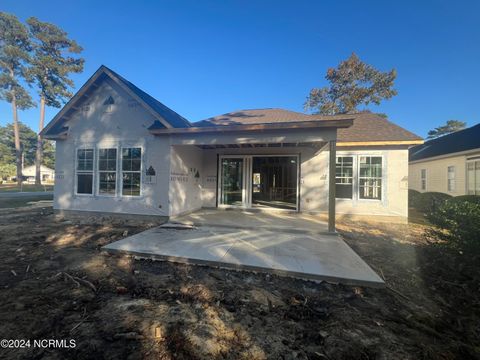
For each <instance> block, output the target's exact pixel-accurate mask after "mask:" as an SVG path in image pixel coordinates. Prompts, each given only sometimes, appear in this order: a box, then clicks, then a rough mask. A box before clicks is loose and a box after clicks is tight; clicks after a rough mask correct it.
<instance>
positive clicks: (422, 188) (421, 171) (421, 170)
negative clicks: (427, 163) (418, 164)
mask: <svg viewBox="0 0 480 360" xmlns="http://www.w3.org/2000/svg"><path fill="white" fill-rule="evenodd" d="M424 171H425V179H424V178H423V172H424ZM424 180H425V187H423V181H424ZM420 190H421V191H427V169H426V168H425V169H420Z"/></svg>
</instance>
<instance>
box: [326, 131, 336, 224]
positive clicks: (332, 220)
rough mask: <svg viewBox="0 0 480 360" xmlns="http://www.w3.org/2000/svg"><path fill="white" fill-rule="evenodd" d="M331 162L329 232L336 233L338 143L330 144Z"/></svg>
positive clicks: (329, 165) (334, 141) (333, 141)
mask: <svg viewBox="0 0 480 360" xmlns="http://www.w3.org/2000/svg"><path fill="white" fill-rule="evenodd" d="M328 145H329V151H330V161H329V164H328V167H329V172H328V231H329V232H335V231H336V230H335V164H336V162H337V150H336V145H337V141H336V140H332V141H330V142H329V144H328Z"/></svg>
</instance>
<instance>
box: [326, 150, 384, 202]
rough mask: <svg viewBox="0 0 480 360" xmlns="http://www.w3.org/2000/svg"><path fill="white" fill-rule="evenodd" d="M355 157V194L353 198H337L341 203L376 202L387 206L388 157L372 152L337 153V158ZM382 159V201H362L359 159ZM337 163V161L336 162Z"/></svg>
mask: <svg viewBox="0 0 480 360" xmlns="http://www.w3.org/2000/svg"><path fill="white" fill-rule="evenodd" d="M345 156H346V157H350V156H351V157H353V184H352V185H353V194H352V198H351V199H348V198H337V197H335V199H336V200H338V201H339V202H346V201H350V202H353V203H362V202H376V203H381V204H386V202H387V197H386V194H387V187H388V174H387V172H386V168H387V161H386V155H385V154H384V153H376V152H373V153H370V152H361V153H360V152H355V151H353V152H352V151H337V154H336V157H345ZM360 156H367V157H380V158H382V185H381V197H382V198H381V199H361V198H360V179H359V177H360V166H359V157H360ZM335 163H336V160H335Z"/></svg>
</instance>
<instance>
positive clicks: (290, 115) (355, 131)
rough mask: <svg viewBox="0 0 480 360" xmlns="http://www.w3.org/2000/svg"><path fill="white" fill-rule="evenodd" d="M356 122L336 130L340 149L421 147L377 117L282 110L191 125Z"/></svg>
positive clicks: (229, 115)
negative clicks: (394, 144)
mask: <svg viewBox="0 0 480 360" xmlns="http://www.w3.org/2000/svg"><path fill="white" fill-rule="evenodd" d="M347 119H348V120H353V125H352V126H350V127H344V128H339V129H338V130H337V136H338V138H337V142H338V143H339V145H342V143H343V145H344V146H345V145H355V144H350V143H367V142H368V143H374V142H377V143H378V142H404V143H405V144H407V143H409V144H418V143H421V142H423V140H422V138H421V137H419V136H417V135H415V134H414V133H412V132H410V131H408V130H405V129H404V128H402V127H400V126H398V125H396V124H394V123H392V122H391V121H389V120H387V119H385V118H384V117H382V116H379V115H377V114H374V113H369V112H362V113H356V114H344V115H310V114H304V113H299V112H295V111H290V110H283V109H252V110H239V111H234V112H230V113H226V114H223V115H218V116H214V117H211V118H208V119H205V120H201V121H197V122H194V123H192V126H193V127H222V126H232V125H252V124H277V123H287V122H328V121H332V120H347Z"/></svg>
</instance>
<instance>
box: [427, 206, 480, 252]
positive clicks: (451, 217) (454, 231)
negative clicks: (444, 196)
mask: <svg viewBox="0 0 480 360" xmlns="http://www.w3.org/2000/svg"><path fill="white" fill-rule="evenodd" d="M427 218H428V220H429V221H430V222H431V223H432V224H433V225H435V226H437V227H438V228H440V229H442V230H444V231H434V235H435V236H437V237H439V238H440V239H441V240H445V241H446V242H447V244H448V245H450V246H452V247H454V248H456V249H462V250H475V251H479V250H480V203H475V202H470V201H465V200H464V201H460V200H458V199H451V200H448V201H445V202H444V203H443V204H440V205H439V206H437V207H436V208H435V209H434V210H433V211H432V212H430V213H428V214H427Z"/></svg>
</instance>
